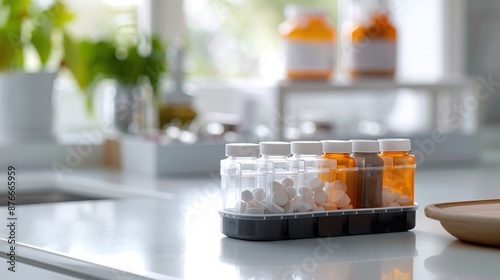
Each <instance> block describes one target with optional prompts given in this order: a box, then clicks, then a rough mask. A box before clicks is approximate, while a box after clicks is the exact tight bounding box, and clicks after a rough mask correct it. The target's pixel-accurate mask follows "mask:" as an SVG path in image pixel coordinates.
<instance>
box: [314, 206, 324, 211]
mask: <svg viewBox="0 0 500 280" xmlns="http://www.w3.org/2000/svg"><path fill="white" fill-rule="evenodd" d="M312 210H313V211H325V207H323V206H318V207H316V206H313V209H312Z"/></svg>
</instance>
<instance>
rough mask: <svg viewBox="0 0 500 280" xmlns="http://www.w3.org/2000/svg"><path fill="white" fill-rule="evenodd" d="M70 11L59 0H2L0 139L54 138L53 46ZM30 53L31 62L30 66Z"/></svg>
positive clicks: (2, 140) (70, 17)
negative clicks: (49, 1)
mask: <svg viewBox="0 0 500 280" xmlns="http://www.w3.org/2000/svg"><path fill="white" fill-rule="evenodd" d="M72 17H73V16H72V14H71V13H70V12H69V11H68V10H67V9H66V7H65V6H64V5H63V3H62V2H60V1H59V0H56V1H53V2H51V3H49V4H48V5H43V3H42V2H40V1H34V0H3V1H0V99H2V100H3V102H1V103H0V142H19V141H43V140H49V139H50V140H52V138H53V137H52V85H53V82H54V79H55V78H56V74H57V73H56V70H58V66H59V61H58V60H60V57H59V59H58V58H57V54H56V52H54V51H53V50H54V49H57V48H56V46H55V45H56V44H57V43H58V42H59V43H60V42H61V38H62V32H63V28H64V26H65V24H66V23H67V22H68V21H70V20H71V19H72ZM30 53H31V54H36V55H31V62H34V63H31V64H32V66H33V65H35V66H34V67H31V69H30V71H31V72H28V71H26V65H27V64H28V63H27V60H28V59H27V57H28V56H29V54H30ZM59 56H60V55H59ZM36 57H38V61H34V60H36V59H35V58H36ZM49 62H53V64H52V68H53V69H51V70H49V69H48V68H50V66H49V64H50V63H49Z"/></svg>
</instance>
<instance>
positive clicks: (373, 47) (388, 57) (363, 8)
mask: <svg viewBox="0 0 500 280" xmlns="http://www.w3.org/2000/svg"><path fill="white" fill-rule="evenodd" d="M350 5H351V6H350V7H348V8H350V14H351V15H350V17H351V19H350V20H348V21H347V22H346V23H345V24H344V26H343V38H344V40H346V43H347V48H344V49H347V50H348V53H347V57H348V65H347V68H348V69H347V70H348V72H349V74H350V75H351V76H352V77H359V76H380V77H393V76H394V73H395V69H396V38H397V37H396V36H397V32H396V28H395V26H394V24H393V22H392V20H391V17H390V12H389V1H388V0H354V1H352V2H351V3H350Z"/></svg>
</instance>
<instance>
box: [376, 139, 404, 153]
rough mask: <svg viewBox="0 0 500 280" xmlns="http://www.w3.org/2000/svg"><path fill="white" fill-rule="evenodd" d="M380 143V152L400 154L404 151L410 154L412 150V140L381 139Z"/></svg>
mask: <svg viewBox="0 0 500 280" xmlns="http://www.w3.org/2000/svg"><path fill="white" fill-rule="evenodd" d="M378 141H379V142H380V150H381V151H388V152H399V151H404V152H408V151H410V150H411V141H410V139H403V138H401V139H395V138H393V139H379V140H378Z"/></svg>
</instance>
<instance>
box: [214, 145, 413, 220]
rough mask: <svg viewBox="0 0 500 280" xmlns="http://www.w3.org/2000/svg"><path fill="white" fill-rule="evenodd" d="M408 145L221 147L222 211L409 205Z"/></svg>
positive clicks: (410, 164)
mask: <svg viewBox="0 0 500 280" xmlns="http://www.w3.org/2000/svg"><path fill="white" fill-rule="evenodd" d="M409 145H410V144H409V140H408V139H383V140H379V141H375V140H351V141H339V140H328V141H321V142H318V141H294V142H291V143H288V142H261V143H260V144H259V145H257V144H227V145H226V155H227V156H228V157H227V158H226V159H225V160H222V161H221V176H222V194H223V203H224V205H223V207H224V209H225V210H231V209H233V210H234V211H236V212H239V213H247V214H282V213H293V212H309V211H323V210H337V209H352V208H376V207H387V206H407V205H413V180H414V168H415V165H414V162H415V160H414V157H413V156H412V155H410V154H409V153H408V151H409V150H410V146H409ZM380 147H382V152H381V153H380V154H378V153H379V150H380ZM290 153H291V155H290ZM259 154H260V156H259ZM320 155H321V156H320Z"/></svg>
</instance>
